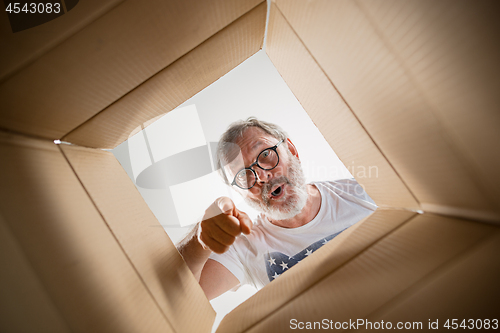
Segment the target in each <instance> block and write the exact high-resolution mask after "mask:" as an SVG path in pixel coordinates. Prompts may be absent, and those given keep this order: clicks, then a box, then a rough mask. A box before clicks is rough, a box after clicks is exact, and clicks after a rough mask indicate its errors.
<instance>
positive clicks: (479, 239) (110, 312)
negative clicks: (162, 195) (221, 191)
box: [0, 0, 500, 332]
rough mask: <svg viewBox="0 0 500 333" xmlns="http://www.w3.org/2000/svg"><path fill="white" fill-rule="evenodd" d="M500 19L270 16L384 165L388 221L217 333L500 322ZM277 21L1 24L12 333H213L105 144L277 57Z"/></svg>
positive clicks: (4, 256)
mask: <svg viewBox="0 0 500 333" xmlns="http://www.w3.org/2000/svg"><path fill="white" fill-rule="evenodd" d="M498 7H499V5H498V4H497V3H496V2H495V1H478V2H470V1H451V0H450V1H445V0H440V1H438V2H436V1H421V0H419V1H417V0H412V1H405V2H401V1H387V0H385V1H328V0H322V1H300V0H278V1H276V2H274V3H272V5H271V10H270V17H269V27H268V39H267V48H266V52H267V54H268V55H269V57H270V59H271V60H272V61H273V63H274V65H275V66H276V68H277V69H278V71H279V72H280V74H281V75H282V76H283V78H284V80H285V81H286V83H287V84H288V85H289V87H290V89H291V90H292V92H293V93H294V94H295V96H296V97H297V99H298V100H299V101H300V102H301V104H302V105H303V106H304V108H305V110H306V111H307V112H308V114H309V115H310V117H311V118H312V120H313V121H314V122H315V124H316V125H317V126H318V128H319V129H320V131H321V132H322V133H323V135H324V136H325V138H326V140H327V141H328V142H329V143H330V145H331V147H332V148H333V150H334V151H335V152H336V153H337V155H338V156H339V157H340V159H341V160H342V161H344V163H346V162H351V161H354V163H355V166H364V167H366V168H368V167H369V166H377V168H378V177H371V178H363V177H358V179H357V180H358V182H359V183H361V184H362V185H364V186H365V188H366V191H367V192H368V194H369V195H370V196H371V197H372V198H373V199H374V200H375V201H376V202H377V204H378V205H379V207H380V208H379V210H378V211H377V212H375V213H374V214H373V215H372V216H370V217H368V218H367V219H365V220H364V221H363V222H361V223H358V224H357V225H356V226H354V227H353V228H350V229H348V230H347V231H346V232H344V233H342V234H341V235H340V236H339V237H337V238H335V239H334V240H333V241H332V242H330V243H328V244H327V245H325V246H324V247H322V248H321V249H320V250H318V251H317V252H315V253H314V255H313V256H312V257H311V259H309V260H307V261H304V262H303V263H301V265H299V266H298V267H296V268H294V269H293V270H291V271H290V272H289V273H287V274H286V275H283V276H282V277H281V278H280V279H279V280H277V281H276V282H273V283H271V284H269V285H268V286H266V287H265V288H264V289H263V290H262V291H260V292H259V293H257V294H256V295H254V296H253V297H252V298H250V299H249V300H247V301H246V302H244V303H243V304H242V305H241V306H240V307H238V308H237V309H236V310H234V311H233V312H231V313H230V314H229V315H228V316H227V317H226V318H225V319H224V321H223V322H222V323H221V325H220V327H219V329H218V331H220V332H243V331H248V332H262V331H285V330H288V329H290V319H291V318H296V319H297V320H298V321H315V320H319V321H321V320H322V319H323V318H329V319H332V320H335V321H344V320H348V319H358V318H365V319H370V320H372V321H376V320H381V319H383V320H384V321H387V320H392V321H399V320H408V321H422V322H423V323H424V325H426V324H427V320H428V319H447V318H490V319H493V318H494V316H495V315H496V314H498V313H500V304H499V301H498V299H499V296H500V290H499V287H498V283H497V281H498V280H499V279H500V267H499V266H500V263H499V261H498V259H496V254H497V253H498V251H499V250H500V231H499V228H498V223H499V221H500V218H499V215H500V204H499V203H500V202H499V201H500V193H499V191H500V177H499V176H498V175H497V174H496V172H497V170H499V169H500V158H499V156H500V155H499V152H498V142H500V131H499V130H498V129H499V128H500V119H499V116H500V113H499V112H498V111H499V110H498V105H500V100H499V98H500V97H499V95H498V94H497V93H496V92H498V91H500V82H499V81H500V66H499V64H498V59H500V47H499V46H498V42H497V41H498V40H499V39H500V38H499V37H500V27H499V23H498V20H497V18H496V13H498V9H499V8H498ZM265 19H266V3H263V2H260V1H251V0H245V1H229V0H212V1H204V2H197V1H169V2H162V1H154V0H151V1H143V2H132V1H121V2H120V1H109V2H99V3H97V2H94V1H81V3H80V4H79V5H78V6H77V7H75V8H74V9H73V10H71V11H70V12H68V13H67V14H65V15H63V16H62V17H60V18H58V19H56V20H53V21H51V22H49V23H46V24H45V25H42V26H40V27H37V28H33V29H29V30H26V31H24V32H20V33H16V34H12V33H11V32H10V31H9V29H10V27H9V26H8V22H7V21H6V20H7V19H6V17H3V18H2V19H1V20H0V21H1V24H2V25H1V26H0V27H1V35H0V36H2V39H1V41H0V43H1V48H2V55H1V57H2V62H1V63H2V65H1V71H0V75H1V78H0V105H1V114H0V128H1V135H0V150H1V153H2V160H1V162H0V170H1V173H0V177H1V182H2V187H1V190H0V222H1V226H0V230H1V236H0V237H1V242H0V244H1V245H0V246H1V247H2V248H1V251H0V253H1V254H0V258H1V263H2V274H1V278H0V288H1V294H2V298H1V300H0V306H1V313H2V314H1V315H0V318H1V319H0V330H2V331H15V330H18V331H19V330H20V331H37V332H42V331H47V332H64V331H85V332H87V331H96V332H100V331H102V332H128V331H130V332H137V331H141V332H142V331H148V332H149V331H162V332H209V331H210V329H211V325H212V322H213V320H214V312H213V310H212V308H211V307H210V304H209V303H208V301H207V300H206V298H205V296H204V294H203V292H202V290H201V288H200V287H199V286H198V284H197V282H196V281H195V279H194V278H193V276H192V275H191V273H190V272H189V270H188V268H187V266H186V265H185V264H184V262H183V260H182V258H181V257H180V255H179V254H178V253H177V251H176V250H175V247H174V246H173V244H172V243H171V242H170V240H169V239H168V237H167V236H166V234H165V233H164V231H163V230H162V228H149V227H146V226H150V225H154V224H155V223H158V222H157V221H156V220H155V218H154V216H153V215H152V213H151V212H150V210H149V208H148V207H147V205H146V204H145V203H144V201H143V200H142V198H141V197H140V195H139V193H138V192H137V191H136V189H135V188H134V186H133V184H132V183H131V182H130V180H129V178H128V176H127V175H126V173H125V172H124V171H123V170H122V169H121V167H120V165H119V164H118V163H117V161H116V160H115V159H114V157H113V156H112V154H111V153H109V152H105V151H102V150H101V149H102V148H113V147H115V146H117V145H118V144H120V143H121V142H123V141H124V140H125V139H126V138H127V137H128V135H129V134H130V133H131V131H132V130H133V129H135V128H137V127H138V126H140V125H141V124H144V123H147V122H148V120H150V119H152V118H154V117H156V116H158V115H161V114H163V113H165V112H168V111H170V110H172V109H174V108H175V107H176V106H177V105H179V104H181V103H182V102H183V101H185V100H186V99H188V98H189V97H191V96H193V95H194V94H196V93H197V92H199V91H201V90H202V89H203V88H205V87H206V86H208V85H209V84H211V83H212V82H214V81H216V80H217V79H218V78H220V77H221V76H222V75H224V74H225V73H227V72H228V71H230V70H231V69H232V68H234V67H235V66H237V65H238V64H239V63H241V62H242V61H244V60H245V59H246V58H248V57H249V56H251V55H252V54H254V53H255V52H257V51H258V50H259V49H261V47H262V46H263V45H262V43H263V39H264V28H265ZM37 29H39V30H37ZM5 50H6V51H5ZM55 139H60V140H63V141H68V142H71V143H73V145H71V146H69V145H59V146H56V145H54V144H53V142H52V141H53V140H55ZM355 176H356V175H355ZM193 313H194V314H196V320H193Z"/></svg>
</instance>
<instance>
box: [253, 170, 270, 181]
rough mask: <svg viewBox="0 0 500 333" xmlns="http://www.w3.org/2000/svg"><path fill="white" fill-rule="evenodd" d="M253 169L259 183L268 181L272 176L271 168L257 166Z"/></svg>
mask: <svg viewBox="0 0 500 333" xmlns="http://www.w3.org/2000/svg"><path fill="white" fill-rule="evenodd" d="M254 171H255V173H256V174H257V182H258V183H261V184H262V183H266V182H268V181H269V180H271V178H272V177H273V175H272V172H271V171H272V170H263V169H261V168H259V167H257V168H255V170H254Z"/></svg>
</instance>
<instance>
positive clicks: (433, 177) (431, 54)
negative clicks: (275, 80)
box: [269, 0, 500, 222]
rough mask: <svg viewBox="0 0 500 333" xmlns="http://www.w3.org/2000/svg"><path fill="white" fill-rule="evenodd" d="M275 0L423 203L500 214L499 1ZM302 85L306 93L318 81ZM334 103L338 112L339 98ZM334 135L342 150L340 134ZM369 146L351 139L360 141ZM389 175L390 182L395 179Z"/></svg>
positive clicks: (456, 211) (463, 212) (462, 212)
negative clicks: (499, 129)
mask: <svg viewBox="0 0 500 333" xmlns="http://www.w3.org/2000/svg"><path fill="white" fill-rule="evenodd" d="M276 4H277V5H276V6H273V10H274V11H275V12H276V13H275V14H273V15H274V16H276V17H282V18H281V19H280V20H281V21H283V23H282V25H284V24H287V25H288V26H289V28H288V29H289V30H290V31H293V34H295V39H297V40H300V42H301V43H302V44H303V46H302V48H303V49H304V50H307V52H308V53H309V57H310V58H311V59H313V60H314V62H315V63H316V64H315V65H316V66H317V67H318V68H320V69H321V71H322V73H323V74H324V75H325V76H326V77H327V78H328V80H329V81H330V83H331V85H332V87H333V88H334V89H335V94H337V93H338V94H339V95H340V96H341V98H342V100H343V101H344V102H345V104H346V105H348V106H349V110H350V111H351V112H352V113H353V115H354V116H355V117H356V118H357V119H358V120H359V123H360V124H361V125H362V127H363V129H364V130H366V132H367V134H368V136H369V138H370V139H371V140H372V141H373V143H374V144H375V145H376V147H377V148H378V149H379V151H380V153H381V154H382V155H383V156H384V157H385V158H386V159H387V162H388V163H389V164H390V165H391V166H392V167H393V169H394V171H395V172H396V173H397V174H398V175H399V176H400V178H401V181H402V182H403V183H404V184H405V185H407V187H408V189H409V190H410V192H411V193H412V194H413V195H414V196H415V198H416V200H417V201H418V202H419V203H420V205H421V207H422V208H423V209H424V210H429V211H435V212H439V213H442V214H451V215H455V216H461V217H466V218H472V219H481V220H489V221H497V222H498V221H500V192H499V191H500V177H499V176H498V172H497V171H498V169H499V168H500V154H499V148H498V145H497V142H500V131H498V128H499V127H500V118H499V113H498V105H500V100H499V98H500V97H499V96H500V95H499V94H497V93H496V92H497V91H499V90H500V65H499V62H498V59H499V58H500V47H499V46H498V45H499V44H498V43H497V42H496V41H498V40H499V39H500V24H499V21H498V19H497V17H496V15H495V14H493V13H495V10H494V9H498V3H497V2H491V1H490V2H488V1H484V2H480V3H475V2H466V1H461V2H460V1H458V2H457V1H446V0H445V1H440V2H439V5H436V4H435V2H432V1H405V2H400V1H328V0H324V1H314V2H307V1H294V0H290V1H288V0H287V1H281V0H278V1H276ZM496 12H498V11H496ZM283 29H284V28H281V31H280V33H279V35H278V36H276V37H273V38H270V39H269V43H270V44H269V50H270V51H269V54H270V57H271V58H273V57H274V54H273V48H274V47H275V46H276V47H288V45H285V46H280V45H278V44H279V43H281V44H283V43H285V41H286V42H289V40H290V38H291V37H287V36H288V35H287V34H290V33H289V32H284V30H283ZM478 36H481V38H479V37H478ZM283 40H284V41H283ZM290 43H291V42H290ZM296 49H297V47H293V48H290V49H289V54H291V53H292V52H295V50H296ZM282 52H283V51H282ZM289 57H290V56H289ZM290 58H291V57H290ZM279 59H280V60H277V59H276V60H273V61H274V62H275V65H276V66H277V67H278V68H279V67H283V66H284V67H287V66H288V65H285V64H286V62H285V61H284V60H283V59H284V56H281V57H280V58H279ZM282 63H284V64H282ZM309 67H313V66H312V65H310V66H309ZM287 68H288V67H287ZM471 68H473V69H471ZM280 70H281V69H280ZM293 70H295V69H293ZM284 76H285V75H284ZM300 77H301V78H303V77H304V75H301V76H300ZM285 79H286V80H287V78H286V76H285ZM289 81H290V82H291V83H292V84H291V86H293V82H292V81H293V79H288V80H287V82H289ZM306 89H308V90H306ZM295 90H296V91H295V93H296V95H300V93H302V92H303V91H306V92H309V90H313V89H311V87H302V88H297V89H295ZM298 90H302V91H301V92H300V93H299V92H297V91H298ZM330 90H333V89H330ZM324 92H325V93H328V94H329V95H335V94H334V93H331V92H329V91H327V90H324ZM323 99H325V98H323ZM299 100H300V96H299ZM302 100H306V98H304V97H303V98H302ZM331 104H332V105H333V107H332V109H333V110H332V112H337V113H339V114H341V112H342V110H341V109H342V108H341V107H336V105H338V103H331ZM305 106H306V111H308V112H310V113H311V115H312V117H313V118H314V117H318V116H315V113H316V111H314V108H312V107H309V106H307V105H305ZM344 109H345V108H344ZM337 110H339V111H337ZM325 113H326V112H325V111H323V112H321V117H323V118H324V117H325V116H324V114H325ZM338 117H340V116H338ZM323 127H325V126H323ZM331 127H332V128H334V127H333V125H332V126H331ZM348 128H349V130H350V131H352V133H355V129H354V127H353V126H349V127H348ZM351 128H352V129H351ZM328 132H330V129H329V130H328ZM346 132H347V133H346ZM348 132H349V131H343V134H344V138H346V137H349V136H348ZM346 134H347V135H346ZM326 135H327V134H325V136H326ZM355 137H356V138H357V137H359V136H358V135H356V136H355ZM330 143H331V144H332V147H333V149H334V150H335V151H337V146H339V148H341V149H339V151H340V150H343V149H342V144H341V141H339V142H332V141H331V142H330ZM365 146H366V145H360V146H355V145H354V144H350V145H349V147H350V148H351V149H352V150H358V149H359V150H360V151H362V150H364V149H365ZM363 152H364V151H363ZM341 154H342V153H341ZM341 154H340V155H341ZM368 154H370V155H372V153H371V152H370V151H368ZM351 155H353V153H351ZM373 162H375V163H379V162H378V161H376V160H375V159H373ZM383 179H384V181H386V180H389V179H386V178H383ZM360 181H363V180H362V179H360ZM387 185H388V187H385V188H384V189H385V191H386V192H391V191H392V188H393V182H390V181H389V182H388V184H387ZM368 192H369V194H372V193H371V192H370V190H369V188H368ZM373 193H375V192H373ZM376 201H377V200H376Z"/></svg>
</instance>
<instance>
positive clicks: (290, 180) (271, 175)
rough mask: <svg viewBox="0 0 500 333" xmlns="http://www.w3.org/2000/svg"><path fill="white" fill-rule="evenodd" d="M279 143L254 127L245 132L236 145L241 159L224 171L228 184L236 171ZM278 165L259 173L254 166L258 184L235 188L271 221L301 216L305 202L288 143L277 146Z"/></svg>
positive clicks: (296, 162) (300, 175) (298, 169)
mask: <svg viewBox="0 0 500 333" xmlns="http://www.w3.org/2000/svg"><path fill="white" fill-rule="evenodd" d="M278 142H279V140H278V139H276V138H275V137H273V136H271V135H269V134H267V133H266V132H264V131H263V130H261V129H260V128H257V127H250V128H249V129H247V130H246V131H245V133H244V135H243V137H242V138H241V139H240V140H239V141H237V142H236V143H237V144H238V146H239V149H241V153H240V155H238V156H237V158H235V159H233V160H232V161H231V163H230V164H228V165H227V166H226V167H225V171H226V174H227V175H228V178H229V182H231V181H232V180H233V179H234V176H235V175H236V173H237V172H238V171H240V170H241V169H243V168H244V167H248V166H249V165H251V164H252V163H254V162H255V160H256V159H257V156H258V155H259V153H260V152H262V151H263V150H264V149H266V148H270V147H273V146H275V145H276V144H277V143H278ZM277 151H278V154H279V164H278V165H277V166H276V167H275V168H274V169H272V170H262V169H261V168H259V167H258V166H256V165H255V166H253V168H252V169H253V170H254V171H255V173H256V174H257V182H256V183H255V185H254V186H253V187H252V188H251V189H248V190H242V189H239V188H237V187H236V186H234V188H235V189H236V190H237V191H238V192H239V193H240V194H241V195H242V196H243V197H244V198H245V201H246V202H247V203H248V204H249V205H250V206H252V207H253V208H255V209H257V210H259V211H261V212H262V213H264V214H265V215H267V216H268V217H269V218H271V219H272V220H285V219H289V218H292V217H293V216H295V215H297V214H298V213H300V211H301V210H302V208H303V207H304V205H305V203H306V201H307V188H306V185H305V179H304V175H303V172H302V168H301V166H300V162H299V160H298V158H297V157H296V156H294V153H295V155H297V154H296V151H295V147H293V146H292V147H291V150H289V148H288V145H287V142H283V143H282V144H281V145H279V146H278V150H277Z"/></svg>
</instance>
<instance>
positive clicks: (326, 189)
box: [312, 178, 377, 209]
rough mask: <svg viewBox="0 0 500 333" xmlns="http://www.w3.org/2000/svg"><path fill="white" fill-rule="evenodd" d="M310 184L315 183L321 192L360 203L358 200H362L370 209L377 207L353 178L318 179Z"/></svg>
mask: <svg viewBox="0 0 500 333" xmlns="http://www.w3.org/2000/svg"><path fill="white" fill-rule="evenodd" d="M312 184H314V185H316V187H317V188H318V189H319V190H320V192H321V193H322V194H326V193H328V194H331V195H338V196H340V197H342V198H344V199H348V200H350V199H355V200H354V201H356V202H358V203H360V202H359V200H362V202H363V204H364V203H368V204H369V206H370V209H375V208H376V207H377V206H376V204H375V202H374V201H373V200H372V198H370V196H369V195H368V194H367V193H366V192H365V189H364V187H363V186H362V185H361V184H359V183H358V182H357V181H356V179H354V178H347V179H337V180H330V181H320V182H313V183H312Z"/></svg>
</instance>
